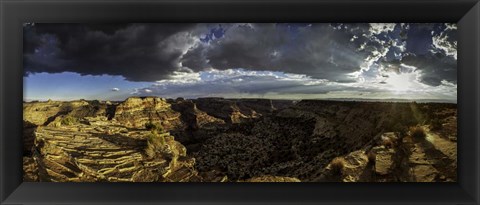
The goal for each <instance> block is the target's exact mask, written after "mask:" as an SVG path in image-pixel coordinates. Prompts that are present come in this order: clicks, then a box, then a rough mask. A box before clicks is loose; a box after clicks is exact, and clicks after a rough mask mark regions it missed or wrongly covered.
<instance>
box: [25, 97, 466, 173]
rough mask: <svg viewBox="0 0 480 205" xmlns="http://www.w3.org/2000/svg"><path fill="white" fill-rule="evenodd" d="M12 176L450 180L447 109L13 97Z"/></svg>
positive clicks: (453, 116) (453, 113)
mask: <svg viewBox="0 0 480 205" xmlns="http://www.w3.org/2000/svg"><path fill="white" fill-rule="evenodd" d="M23 110H24V120H23V130H24V136H23V139H24V150H23V151H24V153H23V170H24V181H41V182H454V181H456V178H457V171H456V169H457V105H456V104H449V103H416V102H359V101H348V102H347V101H333V100H301V101H289V100H268V99H224V98H198V99H182V98H178V99H163V98H159V97H131V98H128V99H126V100H125V101H121V102H113V101H112V102H110V101H87V100H77V101H45V102H38V101H36V102H24V104H23Z"/></svg>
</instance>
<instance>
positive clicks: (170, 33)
mask: <svg viewBox="0 0 480 205" xmlns="http://www.w3.org/2000/svg"><path fill="white" fill-rule="evenodd" d="M23 29H24V38H23V41H24V48H23V51H24V53H23V55H24V100H26V101H31V100H47V99H52V100H76V99H87V100H93V99H96V100H124V99H126V98H128V97H131V96H159V97H164V98H177V97H183V98H199V97H225V98H270V99H294V100H300V99H325V98H328V99H332V98H341V99H380V100H381V99H402V100H420V99H422V100H425V99H427V100H432V101H445V102H456V100H457V26H456V24H444V23H434V24H413V23H354V24H352V23H347V24H343V23H295V24H289V23H208V24H204V23H198V24H186V23H180V24H179V23H176V24H169V23H153V24H141V23H138V24H137V23H132V24H44V23H42V24H40V23H26V24H24V26H23Z"/></svg>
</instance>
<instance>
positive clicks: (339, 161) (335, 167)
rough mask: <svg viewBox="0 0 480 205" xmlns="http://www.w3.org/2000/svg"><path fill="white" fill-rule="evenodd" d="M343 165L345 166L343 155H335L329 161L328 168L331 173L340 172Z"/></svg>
mask: <svg viewBox="0 0 480 205" xmlns="http://www.w3.org/2000/svg"><path fill="white" fill-rule="evenodd" d="M343 167H345V159H343V157H337V158H335V159H333V160H332V162H330V169H331V170H332V172H333V173H336V174H341V173H342V170H343Z"/></svg>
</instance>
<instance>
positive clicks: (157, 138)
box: [145, 131, 166, 158]
mask: <svg viewBox="0 0 480 205" xmlns="http://www.w3.org/2000/svg"><path fill="white" fill-rule="evenodd" d="M165 144H166V141H165V136H164V135H162V134H157V133H154V132H153V131H152V133H150V134H148V136H147V146H146V148H145V154H146V155H147V156H148V157H149V158H153V157H154V156H155V155H156V154H157V153H158V152H161V151H162V150H163V148H164V147H165Z"/></svg>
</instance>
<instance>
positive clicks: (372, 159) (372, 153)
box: [367, 150, 377, 164]
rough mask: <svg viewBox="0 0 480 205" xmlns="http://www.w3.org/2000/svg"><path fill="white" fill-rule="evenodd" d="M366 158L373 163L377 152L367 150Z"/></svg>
mask: <svg viewBox="0 0 480 205" xmlns="http://www.w3.org/2000/svg"><path fill="white" fill-rule="evenodd" d="M367 158H368V162H369V163H372V164H375V160H376V158H377V153H375V152H374V151H371V150H370V151H369V152H367Z"/></svg>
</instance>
